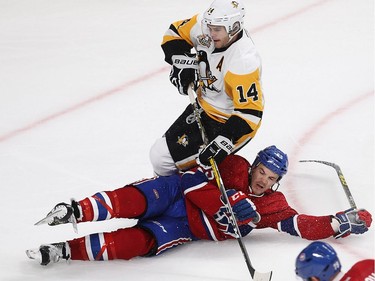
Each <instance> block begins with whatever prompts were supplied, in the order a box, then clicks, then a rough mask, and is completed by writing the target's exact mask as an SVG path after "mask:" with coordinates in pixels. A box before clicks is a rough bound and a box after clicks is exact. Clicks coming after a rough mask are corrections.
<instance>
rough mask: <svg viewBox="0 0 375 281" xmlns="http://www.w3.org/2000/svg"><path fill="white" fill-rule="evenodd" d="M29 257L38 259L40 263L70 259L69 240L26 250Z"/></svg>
mask: <svg viewBox="0 0 375 281" xmlns="http://www.w3.org/2000/svg"><path fill="white" fill-rule="evenodd" d="M26 255H27V256H28V257H29V259H32V260H36V261H37V262H38V263H39V264H40V265H48V264H49V263H51V262H52V263H56V262H59V261H60V260H61V259H64V260H67V261H68V260H70V248H69V245H68V243H67V242H60V243H53V244H45V245H41V246H40V247H39V248H38V249H31V250H26Z"/></svg>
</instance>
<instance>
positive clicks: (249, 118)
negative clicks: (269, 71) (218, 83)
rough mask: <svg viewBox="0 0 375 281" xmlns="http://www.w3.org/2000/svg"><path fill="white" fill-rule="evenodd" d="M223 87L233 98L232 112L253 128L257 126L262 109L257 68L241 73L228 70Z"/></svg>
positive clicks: (261, 94)
mask: <svg viewBox="0 0 375 281" xmlns="http://www.w3.org/2000/svg"><path fill="white" fill-rule="evenodd" d="M224 87H225V92H226V93H227V95H228V96H229V97H230V98H231V99H232V100H233V105H234V112H233V114H235V115H237V116H239V117H241V118H242V119H244V120H245V121H246V122H247V123H248V124H249V126H250V127H251V128H252V129H253V130H254V128H256V127H258V126H259V125H260V121H261V119H262V114H263V109H264V98H263V91H262V86H261V83H260V71H259V68H258V69H256V70H255V71H254V72H252V73H249V74H243V75H239V74H235V73H232V72H230V71H228V72H227V73H226V74H225V77H224Z"/></svg>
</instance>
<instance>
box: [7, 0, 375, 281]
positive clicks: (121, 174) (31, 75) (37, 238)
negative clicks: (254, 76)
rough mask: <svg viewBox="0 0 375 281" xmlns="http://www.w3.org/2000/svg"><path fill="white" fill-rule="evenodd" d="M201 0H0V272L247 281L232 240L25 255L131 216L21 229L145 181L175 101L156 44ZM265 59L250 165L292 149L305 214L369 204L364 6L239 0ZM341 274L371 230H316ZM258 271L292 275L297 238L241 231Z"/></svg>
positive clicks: (370, 95)
mask: <svg viewBox="0 0 375 281" xmlns="http://www.w3.org/2000/svg"><path fill="white" fill-rule="evenodd" d="M210 2H211V1H210V0H204V1H202V0H189V1H188V0H180V1H172V0H159V1H146V0H138V1H119V0H108V1H100V0H64V1H62V0H55V1H50V0H33V1H27V0H13V1H7V0H0V7H1V8H0V95H1V96H0V97H1V102H0V118H1V123H0V184H1V194H2V198H1V199H2V200H1V205H0V206H1V207H0V208H1V213H0V214H1V223H0V233H1V246H0V249H1V251H0V280H4V281H5V280H6V281H8V280H9V281H19V280H30V281H32V280H46V281H47V280H48V281H54V280H90V281H91V280H104V279H107V280H138V281H141V280H250V277H249V273H248V271H247V268H246V265H245V262H244V259H243V257H242V254H241V251H240V248H239V246H238V244H237V242H236V241H235V240H234V241H225V242H219V243H216V242H210V241H199V242H194V243H190V244H186V245H183V246H180V247H177V248H175V249H173V250H171V251H168V252H167V253H165V254H163V255H161V256H159V257H154V258H135V259H133V260H131V261H122V260H117V261H111V262H80V261H72V262H71V263H70V264H66V263H65V262H62V263H59V264H55V265H53V266H51V267H41V266H39V265H38V264H37V263H35V262H33V261H31V260H29V259H27V257H26V255H25V250H26V249H28V248H34V247H37V246H39V245H40V244H41V243H48V242H57V241H64V240H67V239H71V238H74V237H79V236H83V235H86V234H88V233H91V232H102V231H110V230H115V229H116V228H118V227H122V226H124V225H128V224H129V223H132V221H126V220H125V221H124V220H115V221H110V222H105V223H91V224H90V223H89V224H82V225H79V234H75V233H74V232H73V229H72V227H71V226H70V225H63V226H58V227H48V226H39V227H37V226H34V225H33V224H34V223H35V222H36V221H37V220H39V219H40V218H41V217H43V216H44V215H45V214H46V213H47V212H48V211H49V210H50V209H51V208H52V207H53V206H54V205H55V204H56V203H58V202H61V201H69V199H70V198H72V197H73V198H76V199H82V198H84V197H86V196H89V195H92V194H94V193H95V192H97V191H101V190H112V189H114V188H117V187H120V186H123V185H124V184H126V183H129V182H132V181H134V180H137V179H141V178H144V177H150V176H152V168H151V165H150V162H149V158H148V151H149V148H150V146H151V145H152V143H153V142H154V140H155V139H156V138H158V137H159V136H161V135H162V134H163V133H164V131H165V130H166V129H167V128H168V127H169V125H170V124H171V123H172V121H174V119H175V118H176V117H177V116H178V115H179V114H180V113H181V112H182V110H183V109H184V108H185V106H186V105H187V104H188V103H189V101H188V98H187V97H183V96H180V95H179V94H178V93H177V91H176V89H175V88H174V87H173V86H172V85H171V84H170V82H169V79H168V73H169V67H168V66H167V64H166V63H165V62H164V61H163V53H162V51H161V48H160V43H161V39H162V35H163V33H164V31H165V30H166V29H167V28H168V26H169V24H170V23H171V22H173V21H175V20H178V19H185V18H188V17H190V16H192V15H194V14H195V13H197V12H201V11H203V10H204V9H205V8H206V7H208V5H209V4H210ZM245 3H246V5H247V8H248V13H247V17H246V27H247V28H248V29H249V31H250V32H251V34H252V37H253V40H254V41H255V43H256V45H257V48H258V50H259V52H260V54H261V56H262V58H263V87H264V92H265V95H266V109H265V113H264V121H263V125H262V127H261V128H260V130H259V132H258V134H257V136H256V137H255V139H254V140H253V141H252V142H251V143H250V144H249V145H248V146H247V147H246V148H244V149H243V150H242V151H240V154H241V155H243V156H245V157H246V158H248V159H249V160H250V161H251V160H252V159H253V158H254V156H255V154H256V152H257V151H258V150H260V149H262V148H264V147H265V146H268V145H271V144H276V145H277V146H279V147H280V148H281V149H283V150H284V151H285V152H287V153H288V155H289V157H290V170H289V173H288V175H287V176H286V177H285V178H284V179H283V180H282V184H281V187H280V190H281V191H283V192H284V193H285V194H286V196H287V198H288V200H289V203H290V205H292V206H293V207H295V209H297V210H298V211H299V212H301V213H307V214H311V215H327V214H335V213H336V212H337V211H341V210H345V209H347V208H349V203H348V200H347V198H346V196H345V193H344V191H343V189H342V187H341V185H340V182H339V179H338V177H337V175H336V173H335V171H334V170H333V169H332V168H330V167H328V166H324V165H321V164H314V163H299V162H298V160H300V159H319V160H326V161H330V162H335V163H337V164H339V165H340V166H341V168H342V170H343V173H344V175H345V178H346V180H347V183H348V185H349V187H350V191H351V192H352V194H353V197H354V199H355V202H356V204H357V205H358V207H359V208H366V209H368V210H369V211H370V212H371V213H372V214H374V213H375V212H374V211H375V207H374V2H373V1H371V0H361V1H358V0H305V1H293V0H284V1H277V0H262V1H259V0H245ZM326 241H327V242H329V243H331V244H332V245H333V246H334V247H335V248H336V250H337V252H338V254H339V256H340V258H341V261H342V263H343V270H344V271H346V270H348V269H349V267H350V266H351V265H352V264H353V263H354V262H356V261H357V260H360V259H364V258H374V226H372V227H371V228H370V230H369V231H368V232H367V233H365V234H364V235H361V236H356V235H351V236H349V237H348V238H345V239H341V240H335V239H333V238H330V239H327V240H326ZM244 242H245V245H246V248H247V250H248V253H249V256H250V259H251V262H252V263H253V265H254V267H255V268H256V269H257V270H258V271H261V272H266V271H269V270H272V271H273V278H272V280H275V281H285V280H295V275H294V261H295V257H296V255H297V254H298V253H299V251H300V250H301V249H302V248H303V247H305V246H306V245H308V243H310V242H309V241H307V240H303V239H300V238H297V237H292V236H289V235H287V234H281V233H278V232H277V231H275V230H271V229H269V230H255V231H253V232H252V233H251V235H250V236H248V237H246V238H245V239H244Z"/></svg>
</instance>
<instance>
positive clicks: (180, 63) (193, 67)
mask: <svg viewBox="0 0 375 281" xmlns="http://www.w3.org/2000/svg"><path fill="white" fill-rule="evenodd" d="M172 63H173V65H172V69H171V72H170V73H169V80H170V81H171V83H172V84H173V85H174V86H175V87H176V88H177V89H178V91H179V93H180V94H181V95H187V94H188V88H189V86H190V84H191V83H194V84H195V83H196V82H197V80H198V75H197V69H198V62H197V59H196V57H195V54H184V55H174V56H172Z"/></svg>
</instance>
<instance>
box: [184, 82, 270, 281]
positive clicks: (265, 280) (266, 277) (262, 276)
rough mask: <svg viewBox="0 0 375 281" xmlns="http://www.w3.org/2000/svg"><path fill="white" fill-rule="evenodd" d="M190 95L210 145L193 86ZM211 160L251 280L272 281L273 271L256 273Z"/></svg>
mask: <svg viewBox="0 0 375 281" xmlns="http://www.w3.org/2000/svg"><path fill="white" fill-rule="evenodd" d="M188 95H189V98H190V103H191V105H192V106H193V110H194V116H195V119H196V121H197V124H198V127H199V131H200V132H201V135H202V140H203V143H204V145H207V144H208V138H207V134H206V131H205V129H204V127H203V124H202V121H201V119H200V114H199V109H198V105H197V103H196V101H195V95H194V93H193V89H192V87H191V86H190V87H189V88H188ZM209 160H210V164H211V167H212V171H213V173H214V176H215V179H216V182H217V185H218V187H219V189H220V192H221V196H222V198H223V201H224V204H225V205H226V208H227V210H228V212H229V213H230V214H231V223H232V226H233V229H234V230H235V232H236V236H237V237H236V240H237V242H238V244H239V245H240V248H241V251H242V254H243V256H244V258H245V262H246V265H247V268H248V270H249V272H250V275H251V278H252V279H253V280H254V281H270V280H271V278H272V271H270V272H266V273H261V272H258V271H256V270H255V268H254V267H253V266H252V264H251V261H250V258H249V255H248V253H247V250H246V247H245V245H244V243H243V241H242V237H241V232H240V228H239V227H238V224H237V221H236V218H235V216H234V212H233V209H232V206H231V205H230V203H229V199H228V195H227V193H226V191H225V187H224V183H223V179H222V178H221V175H220V172H219V169H218V167H217V164H216V161H215V159H214V158H210V159H209Z"/></svg>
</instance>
